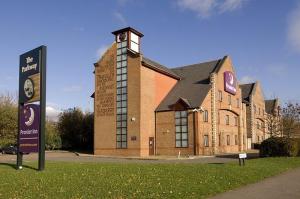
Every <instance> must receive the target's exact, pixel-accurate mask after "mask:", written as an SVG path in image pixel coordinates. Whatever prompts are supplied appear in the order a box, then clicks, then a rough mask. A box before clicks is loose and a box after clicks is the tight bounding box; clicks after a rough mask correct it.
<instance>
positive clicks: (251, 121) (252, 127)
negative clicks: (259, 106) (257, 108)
mask: <svg viewBox="0 0 300 199" xmlns="http://www.w3.org/2000/svg"><path fill="white" fill-rule="evenodd" d="M250 101H252V99H250ZM253 105H254V104H253V103H252V102H251V103H250V106H249V110H250V115H251V117H250V118H251V119H250V128H251V148H252V146H253V143H254V141H255V132H254V125H255V120H254V119H255V118H254V109H253Z"/></svg>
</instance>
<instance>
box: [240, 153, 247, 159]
mask: <svg viewBox="0 0 300 199" xmlns="http://www.w3.org/2000/svg"><path fill="white" fill-rule="evenodd" d="M245 158H247V153H240V154H239V159H245Z"/></svg>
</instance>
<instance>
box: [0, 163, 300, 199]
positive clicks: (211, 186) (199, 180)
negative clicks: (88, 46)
mask: <svg viewBox="0 0 300 199" xmlns="http://www.w3.org/2000/svg"><path fill="white" fill-rule="evenodd" d="M32 166H34V167H36V163H30V164H27V167H24V168H23V170H19V171H16V170H15V169H14V168H13V165H9V164H1V163H0V180H1V182H0V185H1V186H0V198H206V197H208V196H212V195H215V194H217V193H220V192H224V191H227V190H230V189H234V188H237V187H239V186H242V185H245V184H249V183H253V182H257V181H260V180H262V179H264V178H266V177H269V176H273V175H276V174H278V173H281V172H284V171H286V170H288V169H291V168H296V167H300V158H265V159H256V160H248V161H247V162H246V166H245V167H240V166H238V164H237V162H235V163H226V164H118V163H70V162H68V163H67V162H48V163H47V165H46V170H45V171H43V172H38V171H36V170H35V169H33V168H32Z"/></svg>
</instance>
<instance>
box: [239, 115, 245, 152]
mask: <svg viewBox="0 0 300 199" xmlns="http://www.w3.org/2000/svg"><path fill="white" fill-rule="evenodd" d="M238 132H239V135H238V136H239V151H242V150H244V129H243V111H242V109H241V111H240V115H239V131H238Z"/></svg>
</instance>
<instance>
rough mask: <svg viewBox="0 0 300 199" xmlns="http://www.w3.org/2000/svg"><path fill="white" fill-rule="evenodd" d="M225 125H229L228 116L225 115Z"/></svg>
mask: <svg viewBox="0 0 300 199" xmlns="http://www.w3.org/2000/svg"><path fill="white" fill-rule="evenodd" d="M225 124H226V125H229V115H226V116H225Z"/></svg>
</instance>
